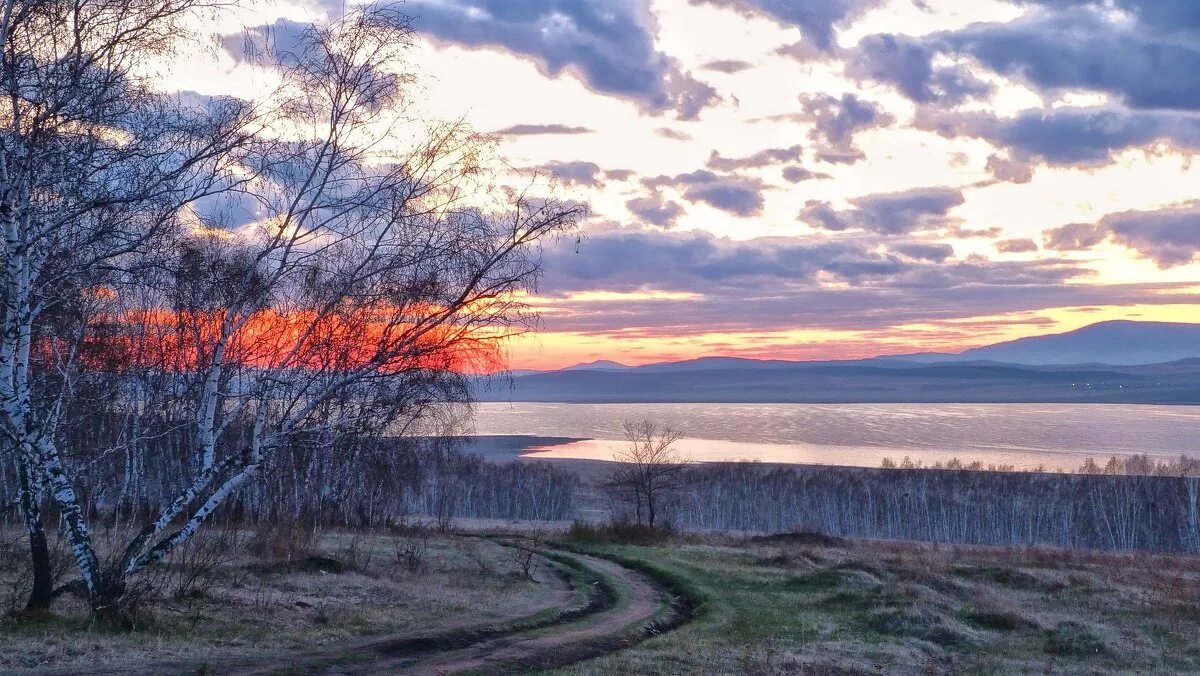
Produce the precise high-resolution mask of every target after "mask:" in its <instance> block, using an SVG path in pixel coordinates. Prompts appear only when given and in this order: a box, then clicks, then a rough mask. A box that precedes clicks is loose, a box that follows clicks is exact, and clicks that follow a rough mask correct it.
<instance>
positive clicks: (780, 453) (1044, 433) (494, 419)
mask: <svg viewBox="0 0 1200 676" xmlns="http://www.w3.org/2000/svg"><path fill="white" fill-rule="evenodd" d="M626 420H652V421H654V422H657V423H661V424H665V425H669V426H671V427H673V428H675V429H679V430H682V431H683V432H684V433H685V434H686V438H685V439H684V440H683V441H681V442H680V443H679V448H680V450H681V451H682V452H683V453H684V454H685V455H686V456H687V457H689V458H690V459H692V460H695V461H720V460H758V461H762V462H772V463H814V464H827V465H853V466H861V467H878V466H879V464H880V461H881V460H882V459H883V458H885V457H890V458H892V459H895V460H899V459H900V458H902V457H904V456H906V455H907V456H910V457H912V458H913V459H914V460H917V459H919V460H921V461H923V462H924V463H925V464H931V463H933V462H937V461H942V462H944V461H946V460H949V459H950V458H953V457H957V458H960V459H962V460H964V461H972V460H980V461H982V462H984V463H985V464H1010V465H1016V466H1017V467H1018V468H1022V469H1032V468H1034V467H1037V466H1039V465H1041V466H1044V467H1045V468H1046V469H1051V470H1053V469H1059V468H1061V469H1066V470H1074V469H1077V468H1078V467H1079V465H1081V464H1082V463H1083V462H1084V460H1085V459H1086V458H1088V457H1094V458H1097V459H1098V460H1102V459H1107V458H1108V457H1110V456H1112V455H1129V454H1134V453H1147V454H1149V455H1151V456H1156V457H1161V458H1170V457H1178V456H1179V455H1180V454H1186V455H1191V456H1194V457H1195V456H1200V406H1141V405H1100V404H554V403H523V402H522V403H515V402H514V403H495V402H491V403H481V404H478V405H477V409H476V417H475V433H476V434H479V435H529V436H530V437H534V439H531V440H530V441H529V442H528V443H523V444H522V447H523V448H524V452H525V455H526V456H528V457H540V458H580V459H591V460H609V459H611V458H612V454H613V452H614V450H616V449H619V448H621V447H623V446H624V441H623V438H624V437H623V434H622V431H621V424H622V423H623V422H624V421H626ZM536 437H559V439H554V440H548V441H547V443H544V444H540V443H538V441H537V439H536ZM572 439H574V440H572Z"/></svg>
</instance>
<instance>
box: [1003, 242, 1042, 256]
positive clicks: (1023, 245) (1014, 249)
mask: <svg viewBox="0 0 1200 676" xmlns="http://www.w3.org/2000/svg"><path fill="white" fill-rule="evenodd" d="M1037 250H1038V245H1037V242H1035V241H1033V240H1032V239H1002V240H1000V241H999V242H996V251H999V252H1000V253H1030V252H1033V251H1037Z"/></svg>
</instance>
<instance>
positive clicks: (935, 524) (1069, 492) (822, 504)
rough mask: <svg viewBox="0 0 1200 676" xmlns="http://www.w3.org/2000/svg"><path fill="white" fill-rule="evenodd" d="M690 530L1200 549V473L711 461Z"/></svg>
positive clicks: (700, 469)
mask: <svg viewBox="0 0 1200 676" xmlns="http://www.w3.org/2000/svg"><path fill="white" fill-rule="evenodd" d="M676 504H677V507H676V509H675V510H673V512H672V513H671V514H670V515H669V518H670V519H671V520H672V521H673V522H674V523H675V524H676V525H678V526H680V527H683V528H699V529H717V530H748V531H766V532H789V531H795V530H814V531H819V532H822V533H826V534H830V535H840V536H847V537H863V538H887V539H910V540H924V541H929V542H945V543H964V544H986V545H1005V546H1010V545H1011V546H1028V545H1046V546H1057V547H1080V548H1093V549H1113V550H1145V551H1155V552H1188V553H1200V478H1196V477H1180V476H1174V477H1170V476H1144V475H1107V476H1105V475H1099V476H1098V475H1093V474H1048V473H1034V472H1016V473H1003V472H979V471H969V470H937V469H866V468H853V467H842V468H833V467H804V466H797V467H791V468H774V469H768V468H766V467H763V466H760V465H755V464H753V463H728V464H708V465H697V466H693V467H692V468H690V469H689V470H688V473H687V481H686V483H685V485H684V487H683V488H682V489H681V491H680V493H679V496H678V500H677V503H676Z"/></svg>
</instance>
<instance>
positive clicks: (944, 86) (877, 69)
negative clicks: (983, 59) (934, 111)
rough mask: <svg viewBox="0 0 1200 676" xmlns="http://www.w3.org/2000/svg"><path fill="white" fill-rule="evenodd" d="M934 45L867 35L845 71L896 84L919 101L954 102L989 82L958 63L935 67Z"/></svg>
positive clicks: (985, 90) (979, 94)
mask: <svg viewBox="0 0 1200 676" xmlns="http://www.w3.org/2000/svg"><path fill="white" fill-rule="evenodd" d="M936 53H937V50H936V47H935V46H934V45H931V44H928V43H926V42H924V41H922V40H920V39H918V38H911V37H907V36H903V35H868V36H866V37H865V38H863V39H862V40H860V41H859V43H858V46H857V47H856V48H855V49H854V51H853V52H852V54H851V55H850V56H849V58H848V60H847V65H846V73H847V74H848V75H850V76H851V77H854V78H857V79H860V80H875V81H877V82H885V83H888V84H891V85H893V86H895V87H896V88H897V89H899V90H900V92H901V93H903V94H904V95H905V96H907V97H908V98H910V99H912V100H913V101H916V102H918V103H932V102H937V103H945V104H957V103H961V102H962V101H965V100H966V99H968V98H973V97H982V96H985V95H986V94H987V93H988V92H989V91H990V89H991V88H990V86H989V85H988V84H987V83H985V82H983V81H982V80H980V79H979V78H977V77H975V76H974V75H972V74H971V73H970V72H969V71H968V70H966V68H964V67H962V66H960V65H950V66H940V67H934V65H933V58H934V55H935V54H936Z"/></svg>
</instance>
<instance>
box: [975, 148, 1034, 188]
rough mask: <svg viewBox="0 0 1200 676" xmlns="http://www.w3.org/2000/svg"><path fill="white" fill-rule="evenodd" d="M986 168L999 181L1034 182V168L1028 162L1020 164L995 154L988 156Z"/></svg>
mask: <svg viewBox="0 0 1200 676" xmlns="http://www.w3.org/2000/svg"><path fill="white" fill-rule="evenodd" d="M986 168H987V170H988V171H990V172H991V173H992V176H995V177H996V180H998V181H1007V182H1008V183H1028V182H1030V181H1031V180H1033V167H1032V166H1031V165H1030V164H1029V163H1028V162H1019V161H1017V160H1013V159H1011V158H1007V157H1001V156H1000V155H997V154H995V153H993V154H991V155H988V159H987V167H986Z"/></svg>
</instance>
